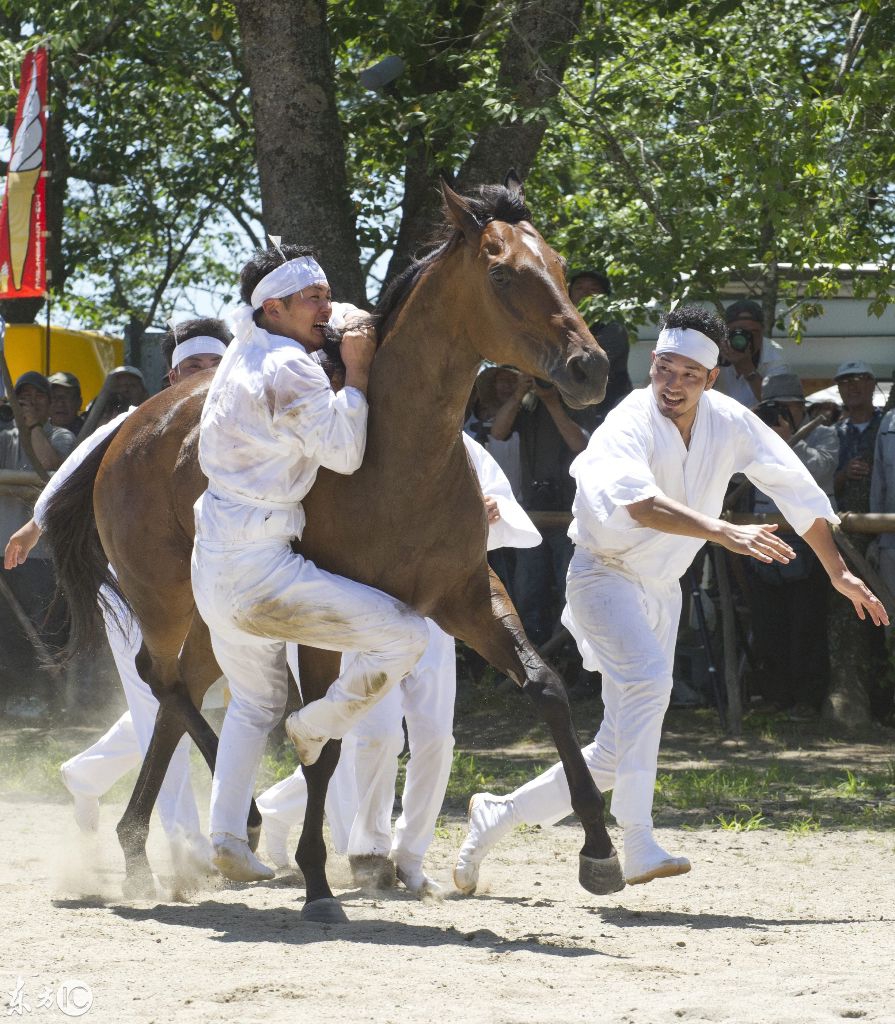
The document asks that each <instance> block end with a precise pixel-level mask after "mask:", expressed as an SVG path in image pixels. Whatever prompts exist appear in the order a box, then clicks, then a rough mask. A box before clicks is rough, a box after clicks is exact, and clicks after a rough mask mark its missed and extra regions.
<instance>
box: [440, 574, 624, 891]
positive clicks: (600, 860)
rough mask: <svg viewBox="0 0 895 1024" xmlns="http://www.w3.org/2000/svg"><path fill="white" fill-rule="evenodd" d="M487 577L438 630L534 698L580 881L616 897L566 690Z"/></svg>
mask: <svg viewBox="0 0 895 1024" xmlns="http://www.w3.org/2000/svg"><path fill="white" fill-rule="evenodd" d="M489 577H490V588H489V591H486V590H485V588H484V586H482V585H481V584H482V583H483V580H482V578H481V577H479V578H478V579H477V580H476V584H477V585H475V586H474V588H473V590H474V593H472V594H471V593H470V592H469V591H467V592H466V593H465V594H463V595H462V596H461V598H460V600H459V601H458V602H457V604H456V606H455V607H456V608H457V612H456V613H455V614H450V613H449V614H448V615H446V616H445V619H444V621H443V622H442V621H439V625H441V626H442V628H443V629H445V630H446V631H448V632H452V633H453V635H454V636H459V637H460V638H461V639H463V640H464V641H466V643H468V644H469V645H470V646H471V647H473V648H474V649H475V650H476V651H478V653H479V654H481V655H482V656H483V657H484V658H486V659H487V660H488V661H489V662H490V663H491V664H492V665H493V666H494V667H495V668H496V669H498V670H499V671H501V672H505V673H506V674H507V675H508V676H509V677H510V678H511V679H513V680H515V682H516V684H517V685H518V686H520V687H521V688H522V690H523V692H524V693H526V694H527V695H528V696H529V697H530V698H531V700H532V702H533V703H534V705H535V707H536V708H537V709H538V712H539V713H540V715H541V717H542V718H543V719H544V721H545V722H546V723H547V726H548V727H549V729H550V733H551V735H552V736H553V742H554V743H555V744H556V750H557V753H558V754H559V758H560V761H562V766H563V769H564V771H565V774H566V779H567V780H568V783H569V792H570V795H571V799H572V810H573V811H574V812H575V814H576V815H577V816H578V818H579V820H580V821H581V825H582V827H583V829H584V846H583V847H582V848H581V854H580V858H579V872H578V880H579V882H580V883H581V885H582V886H583V887H584V888H585V889H587V890H588V892H592V893H594V894H596V895H600V896H602V895H605V894H607V893H611V892H618V891H620V890H621V889H623V888H624V884H625V882H624V876H623V874H622V870H621V866H620V864H619V861H618V857H617V855H616V852H615V848H614V847H613V845H612V840H611V839H610V837H609V833H608V832H607V831H606V822H605V819H604V813H605V806H606V802H605V800H604V799H603V796H602V794H601V793H600V791H599V790H598V789H597V787H596V784H595V783H594V780H593V777H592V776H591V774H590V771H589V770H588V767H587V764H586V763H585V760H584V756H583V754H582V753H581V747H580V745H579V743H578V737H577V734H576V732H575V727H574V725H573V724H572V712H571V708H570V706H569V698H568V696H567V695H566V690H565V687H564V686H563V683H562V680H561V679H560V677H559V676H558V675H557V673H556V672H555V671H554V670H553V669H552V668H550V667H549V665H547V664H546V663H545V662H544V661H543V660H542V659H541V657H540V655H539V654H538V653H537V651H536V650H535V649H534V647H533V646H532V644H531V642H530V641H529V639H528V637H526V635H525V631H524V630H523V628H522V623H521V622H520V621H519V617H518V616H517V614H516V611H515V609H514V608H513V605H512V602H511V601H510V599H509V598H508V597H507V594H506V591H505V590H504V588H503V585H502V584H501V583H500V581H499V580H498V579H497V577H496V576H495V575H494V574H493V573H489ZM461 609H462V610H461ZM455 615H456V617H455ZM461 616H462V619H461Z"/></svg>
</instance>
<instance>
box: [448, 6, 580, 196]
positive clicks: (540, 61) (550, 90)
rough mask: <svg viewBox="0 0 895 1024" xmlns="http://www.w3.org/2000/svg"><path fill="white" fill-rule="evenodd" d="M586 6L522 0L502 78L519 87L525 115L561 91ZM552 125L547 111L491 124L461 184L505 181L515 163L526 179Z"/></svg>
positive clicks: (506, 49) (510, 86)
mask: <svg viewBox="0 0 895 1024" xmlns="http://www.w3.org/2000/svg"><path fill="white" fill-rule="evenodd" d="M582 7H583V3H582V0H540V2H538V3H532V2H531V0H519V3H518V5H517V9H516V12H515V14H514V15H513V19H512V22H511V23H510V31H509V34H508V36H507V39H506V42H505V43H504V45H503V49H502V50H501V55H500V72H499V74H498V80H497V81H498V85H499V86H500V87H502V88H505V89H508V90H511V91H512V92H513V94H514V96H515V99H516V105H517V110H518V112H519V113H520V114H521V113H524V112H525V111H526V110H532V109H535V108H537V107H540V106H543V105H544V104H545V103H547V102H549V101H550V100H552V99H553V98H554V97H555V96H556V95H557V93H558V92H559V88H560V85H561V83H562V78H563V75H564V74H565V70H566V66H567V64H568V61H569V48H570V43H571V42H572V40H573V39H574V38H575V35H576V33H577V32H578V25H579V22H580V20H581V10H582ZM546 130H547V118H546V117H545V116H540V117H534V118H532V119H531V120H530V121H527V122H524V123H523V121H522V119H521V117H520V118H518V119H517V120H516V121H513V122H511V123H508V124H494V125H490V126H489V127H487V128H485V130H484V131H483V132H482V133H481V134H480V135H479V137H478V138H477V139H476V141H475V143H474V145H473V147H472V150H471V151H470V154H469V156H468V158H467V159H466V162H465V163H464V165H463V168H462V170H461V171H460V174H459V176H458V184H459V187H460V188H461V189H463V188H469V187H471V186H473V185H483V184H492V183H495V182H502V181H503V179H504V177H505V176H506V173H507V171H508V170H509V169H510V168H511V167H513V168H515V170H516V173H517V174H518V175H519V177H520V178H523V179H524V178H525V177H526V175H527V174H528V172H529V171H530V170H531V168H532V166H533V164H534V162H535V157H536V156H537V154H538V149H539V147H540V145H541V140H542V139H543V137H544V132H545V131H546Z"/></svg>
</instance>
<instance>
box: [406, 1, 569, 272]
mask: <svg viewBox="0 0 895 1024" xmlns="http://www.w3.org/2000/svg"><path fill="white" fill-rule="evenodd" d="M582 7H583V4H582V2H581V0H540V2H538V3H532V2H531V0H518V2H517V4H516V11H515V13H514V14H513V18H512V21H511V23H510V29H509V34H508V35H507V39H506V41H505V42H504V45H503V48H502V50H501V53H500V72H499V75H498V86H499V88H501V89H505V90H508V91H510V92H512V94H513V96H514V100H515V104H516V108H517V111H518V113H519V114H523V113H524V112H525V111H529V110H532V109H534V108H537V107H540V106H542V105H543V104H544V103H546V102H549V101H550V100H551V99H553V98H554V97H555V96H556V95H557V93H558V92H559V88H560V83H561V82H562V77H563V74H564V73H565V70H566V65H567V64H568V60H569V51H570V45H571V42H572V40H573V39H574V38H575V35H576V33H577V32H578V25H579V22H580V20H581V11H582ZM546 130H547V118H546V117H536V118H533V119H532V120H530V121H528V122H527V123H523V122H522V119H521V117H520V118H518V119H517V120H516V121H513V122H511V123H507V124H495V125H491V126H489V127H487V128H485V129H484V130H483V131H482V132H481V133H480V134H479V136H478V138H477V139H476V141H475V143H474V144H473V147H472V149H471V150H470V153H469V156H468V157H467V159H466V160H465V162H464V164H463V167H462V168H461V170H460V173H459V175H458V176H457V182H456V185H455V187H457V188H459V189H460V190H461V191H462V190H463V189H469V188H472V187H474V186H475V185H491V184H499V183H501V182H503V180H504V178H505V177H506V173H507V171H508V170H510V168H511V167H512V168H515V170H516V173H517V174H518V175H519V176H520V177H521V178H525V176H526V175H527V174H528V172H529V171H530V170H531V168H532V166H533V165H534V162H535V158H536V157H537V154H538V149H539V148H540V145H541V140H542V139H543V137H544V132H545V131H546ZM439 149H440V147H439V145H438V141H437V140H433V139H429V140H428V145H427V141H426V139H425V138H424V133H423V132H422V131H418V132H412V133H411V136H410V138H409V139H408V146H407V161H406V164H405V172H404V201H403V204H402V210H401V228H400V231H399V234H398V240H397V242H396V244H395V249H394V252H393V254H392V258H391V260H390V262H389V266H388V272H387V274H386V283H388V282H389V281H390V280H391V279H392V278H393V277H394V276H395V275H396V274H399V273H400V272H401V271H402V270H403V269H404V268H405V267H406V266H407V264H408V263H409V262H410V260H411V258H412V257H413V254H414V253H415V252H416V250H417V249H419V248H420V246H421V245H422V244H423V243H424V242H425V241H426V239H427V237H428V235H429V234H430V232H431V231H432V228H433V226H434V224H435V222H436V219H437V215H438V210H439V194H438V182H439V178H440V177H441V174H440V173H439V169H438V168H437V167H435V166H434V164H433V161H432V159H431V153H433V152H438V151H439ZM445 176H446V175H445ZM451 184H454V183H453V182H452V183H451Z"/></svg>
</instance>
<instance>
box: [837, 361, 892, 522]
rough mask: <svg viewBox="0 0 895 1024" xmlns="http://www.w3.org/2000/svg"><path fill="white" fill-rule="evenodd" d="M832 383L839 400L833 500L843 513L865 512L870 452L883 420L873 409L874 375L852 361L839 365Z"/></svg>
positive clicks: (867, 495) (865, 367)
mask: <svg viewBox="0 0 895 1024" xmlns="http://www.w3.org/2000/svg"><path fill="white" fill-rule="evenodd" d="M833 380H834V381H835V382H836V384H837V385H838V386H839V396H840V398H841V399H842V418H841V419H840V421H839V423H838V425H837V429H838V431H839V465H838V467H837V470H836V479H835V485H836V498H837V500H838V501H839V502H840V505H839V507H840V508H841V509H842V510H843V511H846V512H869V511H870V475H871V471H872V469H873V451H874V446H875V445H876V437H877V433H878V431H879V425H880V422H881V421H882V418H883V414H882V410H881V409H876V408H874V405H873V392H874V390H875V389H876V375H875V374H874V372H873V370H872V368H871V367H870V366H869V365H868V364H867V363H864V362H861V361H860V360H852V361H851V362H848V363H842V365H841V366H840V367H839V368H838V369H837V370H836V375H835V377H834V378H833Z"/></svg>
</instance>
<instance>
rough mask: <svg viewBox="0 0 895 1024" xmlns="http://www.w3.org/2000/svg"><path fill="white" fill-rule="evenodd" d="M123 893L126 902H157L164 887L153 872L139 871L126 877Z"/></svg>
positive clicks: (122, 886)
mask: <svg viewBox="0 0 895 1024" xmlns="http://www.w3.org/2000/svg"><path fill="white" fill-rule="evenodd" d="M121 892H122V895H123V896H124V898H125V899H126V900H155V899H159V898H160V897H161V895H162V887H161V885H160V884H159V880H158V879H157V878H156V877H155V875H154V874H153V873H152V872H151V871H148V872H143V871H139V872H132V873H129V874H128V875H127V876H126V877H125V879H124V882H123V883H122V885H121Z"/></svg>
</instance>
